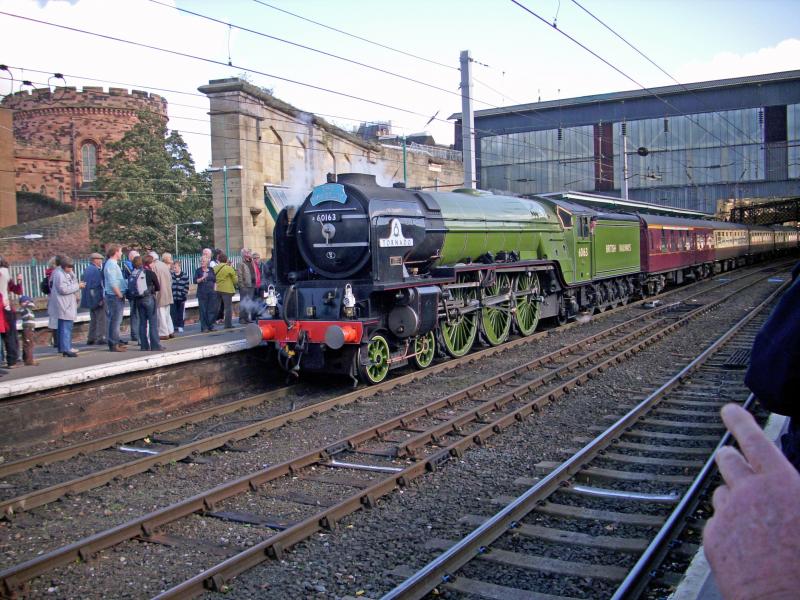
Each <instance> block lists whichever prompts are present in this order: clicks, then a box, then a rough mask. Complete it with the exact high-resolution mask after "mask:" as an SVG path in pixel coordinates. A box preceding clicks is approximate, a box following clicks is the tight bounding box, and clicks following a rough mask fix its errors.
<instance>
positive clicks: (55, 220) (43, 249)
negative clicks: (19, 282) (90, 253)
mask: <svg viewBox="0 0 800 600" xmlns="http://www.w3.org/2000/svg"><path fill="white" fill-rule="evenodd" d="M27 233H38V234H41V235H42V238H41V239H39V240H25V239H16V240H4V241H0V254H2V255H3V256H4V257H5V258H6V260H8V261H9V262H12V263H13V262H29V261H30V260H31V259H32V258H35V259H36V260H38V261H40V262H42V261H47V260H48V259H49V258H50V257H51V256H53V255H54V254H66V255H67V256H71V257H73V258H81V257H84V256H85V255H86V253H87V249H88V248H89V247H90V242H89V217H88V215H87V213H86V211H83V210H79V211H74V212H69V213H66V214H63V215H57V216H55V217H47V218H45V219H37V220H35V221H29V222H27V223H20V224H19V225H14V226H12V227H4V228H2V229H0V238H5V237H13V236H21V235H25V234H27Z"/></svg>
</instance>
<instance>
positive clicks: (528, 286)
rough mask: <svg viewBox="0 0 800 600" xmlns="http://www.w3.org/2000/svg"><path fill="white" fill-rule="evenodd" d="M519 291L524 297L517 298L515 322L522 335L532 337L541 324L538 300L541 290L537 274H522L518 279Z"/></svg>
mask: <svg viewBox="0 0 800 600" xmlns="http://www.w3.org/2000/svg"><path fill="white" fill-rule="evenodd" d="M517 291H518V292H520V293H521V294H524V295H519V296H517V300H516V305H517V311H516V313H515V315H514V322H515V323H516V324H517V329H518V330H519V333H520V335H530V334H532V333H533V332H534V331H536V326H537V325H538V324H539V302H538V300H537V299H538V297H539V294H540V289H539V278H538V277H537V276H536V273H522V274H521V275H520V276H519V279H517Z"/></svg>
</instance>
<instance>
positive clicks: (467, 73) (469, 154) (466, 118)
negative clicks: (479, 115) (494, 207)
mask: <svg viewBox="0 0 800 600" xmlns="http://www.w3.org/2000/svg"><path fill="white" fill-rule="evenodd" d="M461 146H462V149H461V151H462V153H463V154H462V156H463V157H464V187H465V188H474V187H475V183H476V181H477V177H476V176H475V115H474V113H473V112H472V58H471V57H470V54H469V50H463V51H462V52H461Z"/></svg>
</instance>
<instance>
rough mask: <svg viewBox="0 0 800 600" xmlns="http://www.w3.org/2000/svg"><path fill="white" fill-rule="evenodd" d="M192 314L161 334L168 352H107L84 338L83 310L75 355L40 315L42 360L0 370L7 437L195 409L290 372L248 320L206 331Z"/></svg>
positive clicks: (58, 433)
mask: <svg viewBox="0 0 800 600" xmlns="http://www.w3.org/2000/svg"><path fill="white" fill-rule="evenodd" d="M190 303H192V304H193V305H194V306H191V305H190ZM187 305H189V306H187V309H189V310H187V315H190V314H191V313H190V310H192V309H193V311H195V312H196V311H197V301H196V300H194V299H190V300H189V301H188V302H187ZM126 315H127V310H126ZM191 320H192V319H191V317H189V322H188V323H187V324H186V326H185V330H184V332H183V333H176V334H175V337H174V338H171V339H168V340H161V344H162V345H163V346H164V347H165V348H166V350H163V351H146V352H145V351H141V350H140V349H139V346H138V344H136V343H133V342H130V343H129V344H128V345H127V351H125V352H109V350H108V346H106V345H92V346H89V345H87V344H86V343H85V341H86V331H85V329H88V314H86V313H81V314H79V315H78V322H79V323H82V324H83V326H84V330H83V331H80V330H78V331H77V332H75V331H74V332H73V344H72V345H73V347H75V348H77V349H78V356H77V357H76V358H69V357H64V356H62V355H61V354H60V353H59V352H58V351H57V350H56V349H55V348H53V347H52V346H50V345H49V344H48V343H47V341H48V339H49V337H50V332H49V330H48V329H47V324H48V321H47V318H46V317H43V318H39V319H37V322H36V325H37V335H36V338H37V341H36V347H35V352H34V358H35V360H36V362H37V363H38V364H36V365H31V366H27V365H24V364H22V361H20V362H19V363H18V366H17V367H15V368H13V369H3V368H0V422H2V423H4V436H3V437H4V439H3V443H4V444H18V445H27V444H33V443H37V442H41V441H47V440H52V439H58V438H61V437H64V436H67V435H70V434H75V433H81V432H84V431H89V430H91V429H94V428H97V427H102V426H105V425H109V424H113V423H118V422H124V421H125V420H127V419H130V418H138V417H142V416H144V415H160V414H165V413H169V412H170V411H174V410H178V409H191V408H192V406H193V405H195V404H197V403H200V402H203V401H206V400H212V399H221V398H228V397H230V396H236V395H242V394H252V393H258V392H260V391H263V390H264V389H265V388H266V387H268V386H271V385H274V384H275V383H276V382H280V381H282V380H283V378H285V374H283V373H280V372H279V369H277V368H276V367H275V365H274V363H273V362H270V361H269V360H268V359H269V353H268V351H267V349H266V348H265V347H256V348H252V347H251V345H250V344H248V342H247V340H246V339H245V332H244V327H243V326H241V325H235V326H234V327H233V328H231V329H216V330H215V331H212V332H200V325H199V323H196V322H195V323H192V322H191ZM237 322H238V319H237V318H235V317H234V323H237ZM218 327H219V326H218ZM127 329H128V327H127V316H126V319H125V324H124V326H123V329H122V339H128V337H129V335H128V331H127ZM20 350H21V349H20Z"/></svg>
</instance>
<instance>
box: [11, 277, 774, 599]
mask: <svg viewBox="0 0 800 600" xmlns="http://www.w3.org/2000/svg"><path fill="white" fill-rule="evenodd" d="M754 274H758V272H756V273H750V274H748V275H744V276H742V277H740V278H739V279H737V281H738V280H740V279H744V278H746V277H750V276H752V275H754ZM727 283H730V282H726V284H720V285H718V286H715V287H713V288H711V289H709V290H706V292H711V291H714V290H716V289H719V288H721V287H723V286H725V285H727ZM750 285H754V283H753V284H748V286H746V287H749V286H750ZM681 289H685V288H681ZM738 291H739V290H737V292H738ZM734 293H736V292H734ZM730 295H733V293H732V294H730ZM730 295H729V296H730ZM708 308H709V305H704V306H703V307H701V308H700V309H697V311H700V310H703V309H705V310H707V309H708ZM697 311H694V312H697ZM605 314H611V312H610V311H609V312H607V313H605ZM648 314H652V313H648ZM640 316H641V315H640ZM637 318H638V317H637ZM687 319H688V317H684V318H683V319H682V320H681V322H683V321H686V320H687ZM579 325H580V324H579V323H572V324H570V325H569V326H579ZM569 326H568V327H569ZM675 326H676V325H675V324H673V325H671V326H670V328H673V327H675ZM563 330H564V327H561V328H558V329H555V330H551V331H563ZM549 333H550V332H549V331H545V332H541V333H540V334H534V335H533V336H529V337H526V338H520V339H518V340H514V341H513V342H510V343H509V344H506V345H505V347H503V346H497V347H494V348H488V349H486V350H483V351H480V352H478V353H475V354H472V355H469V356H467V357H464V360H463V362H465V363H470V362H473V361H477V360H480V358H481V357H483V356H486V355H488V354H493V353H497V352H500V351H502V350H503V348H505V349H508V348H509V346H511V345H513V347H516V346H518V345H522V344H524V343H527V342H530V341H531V340H532V339H533V338H537V337H540V336H544V335H547V334H549ZM648 339H649V340H655V336H651V337H650V338H648ZM638 345H639V346H640V347H643V346H642V344H641V343H640V344H638ZM629 353H631V351H630V350H628V351H626V352H625V354H629ZM614 362H617V361H615V360H608V361H605V362H604V363H602V364H601V365H598V367H596V369H597V370H598V371H602V370H603V369H604V368H606V367H607V366H610V365H611V364H613V363H614ZM455 364H462V363H461V361H448V362H445V363H442V364H440V365H436V366H435V367H431V368H429V369H427V370H426V371H420V372H418V373H410V374H408V375H405V376H402V377H399V378H396V379H392V380H390V381H388V382H385V385H384V386H383V387H382V388H381V389H379V390H376V388H377V387H378V386H373V387H371V388H365V389H363V390H356V391H354V392H351V393H350V394H347V395H346V396H348V397H355V396H359V397H361V395H364V397H367V396H369V395H372V394H373V393H377V392H378V391H382V390H384V389H392V388H393V387H395V386H397V385H401V384H402V383H405V382H407V381H414V380H418V379H422V378H423V377H425V374H426V373H429V372H441V371H444V370H448V369H449V368H453V367H454V366H455ZM586 379H588V377H587V376H585V375H584V376H581V377H579V378H575V379H573V380H570V381H568V382H566V383H565V384H564V387H565V388H566V389H567V390H569V389H571V388H572V387H574V386H575V385H578V384H579V383H580V382H582V381H585V380H586ZM562 393H563V392H562ZM560 395H561V393H555V392H550V393H549V394H548V395H547V396H546V397H544V398H543V399H541V401H542V402H544V401H550V400H552V399H555V398H557V397H558V396H560ZM343 398H344V397H338V398H334V399H331V400H329V401H326V402H331V403H334V404H336V403H342V399H343ZM352 401H354V400H352ZM440 402H441V401H436V403H440ZM344 403H345V404H346V403H347V402H344ZM315 408H318V405H311V406H309V407H306V409H301V410H308V411H311V410H312V409H315ZM427 410H428V407H423V408H420V409H415V410H413V411H410V412H409V413H406V414H404V415H400V416H399V417H396V418H393V419H390V420H388V421H386V422H384V423H382V424H380V425H378V426H375V427H370V428H368V429H366V430H364V431H362V432H360V433H357V434H354V435H352V436H350V437H349V438H345V439H344V440H340V441H339V442H337V443H335V444H332V445H331V446H328V447H326V448H320V449H317V450H314V451H312V452H309V453H307V454H305V455H303V456H300V457H297V458H294V459H290V460H288V461H286V462H284V463H281V464H279V465H275V466H273V467H271V468H268V469H266V470H263V471H258V472H255V473H250V474H248V475H245V476H243V477H240V478H237V479H235V480H232V481H230V482H226V483H223V484H221V485H219V486H217V487H215V488H213V489H211V490H206V491H204V492H201V493H199V494H196V495H195V496H192V497H191V498H188V499H186V500H183V501H180V502H178V503H175V504H173V505H171V506H167V507H165V508H163V509H159V510H156V511H153V512H151V513H148V514H146V515H144V516H142V517H139V518H137V519H134V520H132V521H129V522H127V523H123V524H120V525H118V526H116V527H114V528H112V529H109V530H106V531H103V532H99V533H97V534H94V535H92V536H89V537H87V538H84V539H82V540H79V541H77V542H74V543H72V544H69V545H66V546H63V547H61V548H57V549H55V550H53V551H50V552H47V553H44V554H42V555H40V556H37V557H35V558H33V559H30V560H28V561H25V562H23V563H21V564H19V565H15V566H12V567H9V568H7V569H5V570H3V571H0V580H2V582H3V589H4V590H5V594H6V595H11V594H13V593H14V592H15V591H16V590H18V589H20V587H21V586H23V585H24V583H25V582H26V581H29V580H30V579H33V578H34V577H37V576H39V575H42V574H44V573H46V572H48V571H49V570H51V569H53V568H56V567H58V566H63V565H65V564H68V563H70V562H72V561H74V560H88V558H89V557H91V556H92V555H94V554H96V553H97V552H99V551H101V550H103V549H105V548H107V547H110V546H113V545H116V544H118V543H120V542H123V541H127V540H130V539H132V538H135V537H137V536H139V535H143V536H145V537H146V536H148V535H151V534H152V533H153V532H154V531H155V530H156V529H157V528H158V527H161V526H163V525H166V524H168V523H170V522H172V521H175V520H177V519H180V518H182V517H184V516H187V515H189V514H193V513H195V512H202V511H211V510H213V508H214V505H215V504H217V503H219V502H221V501H222V500H224V499H226V498H229V497H232V496H236V495H238V494H240V493H243V492H246V491H249V490H255V489H257V488H258V486H260V485H263V484H264V483H267V482H269V481H272V480H274V479H277V478H279V477H281V476H284V475H287V474H292V473H296V472H298V471H299V470H301V469H303V468H304V467H307V466H311V465H313V464H315V463H319V462H321V461H325V460H328V459H330V457H331V453H332V452H334V451H335V450H337V449H341V448H348V447H355V446H356V445H357V444H359V443H362V442H363V441H365V440H366V439H371V438H376V439H377V438H380V436H382V435H383V434H384V433H385V432H387V431H390V430H391V429H393V428H396V427H403V426H404V425H405V423H406V422H407V420H409V419H410V418H411V417H412V416H413V415H414V414H415V413H419V414H422V413H425V412H426V411H427ZM532 411H533V408H531V409H530V410H528V411H527V412H524V411H522V410H518V411H516V413H517V414H519V417H517V416H515V417H514V419H516V418H521V416H523V414H530V412H532ZM311 414H313V412H312V413H311ZM514 419H512V420H511V421H508V422H507V423H506V424H505V426H506V427H507V426H508V425H510V424H511V423H512V422H514ZM495 428H497V426H495ZM498 431H499V429H498ZM493 433H494V431H492V427H491V426H489V427H487V428H484V429H482V430H481V431H480V432H478V434H476V435H475V436H474V437H473V438H467V441H468V443H467V444H465V445H464V447H466V446H469V445H470V444H471V442H474V443H476V444H480V443H482V441H483V439H484V438H485V437H488V436H490V435H492V434H493ZM226 434H227V435H228V437H230V435H231V432H226ZM470 440H471V442H470ZM462 444H463V440H462V441H461V442H459V443H456V444H454V445H453V447H452V449H453V451H454V452H455V453H456V455H457V453H458V452H459V451H460V449H461V445H462ZM329 450H330V452H329ZM449 456H450V452H449V450H447V449H445V450H443V451H440V452H438V453H437V455H436V456H435V457H433V458H431V459H429V460H428V461H426V462H424V463H422V462H420V463H417V465H413V466H412V467H409V469H408V470H407V472H404V474H400V475H397V476H396V477H394V478H393V480H394V481H397V482H405V481H406V479H407V477H409V476H412V475H414V474H415V473H417V470H418V469H420V468H421V469H422V471H423V472H424V470H425V469H435V468H436V464H438V463H437V461H442V460H447V459H448V457H449ZM147 458H148V459H149V458H161V457H147ZM140 460H141V461H143V460H146V459H140ZM137 462H138V461H137ZM419 465H421V467H420V466H419ZM414 476H415V475H414ZM385 485H386V484H382V485H381V486H380V489H381V490H384V491H383V493H386V491H385V488H384V487H383V486H385ZM376 489H377V488H376ZM392 489H394V488H393V487H392ZM374 493H375V491H370V489H368V490H366V491H365V493H364V494H362V496H361V498H362V499H360V500H359V501H358V502H365V503H366V504H369V503H370V502H372V500H369V498H373V500H374V497H373V495H374ZM334 508H335V507H334ZM340 510H342V509H340ZM343 514H349V513H346V512H345V513H343ZM328 520H329V519H328V517H326V518H325V519H323V521H328ZM287 531H288V530H287ZM287 535H288V534H287ZM301 539H302V538H301Z"/></svg>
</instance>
